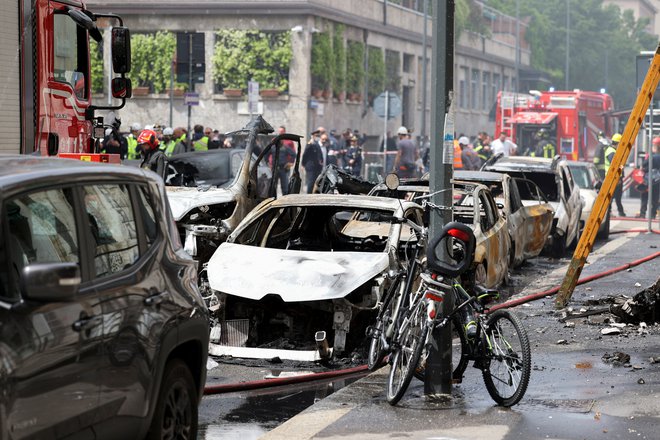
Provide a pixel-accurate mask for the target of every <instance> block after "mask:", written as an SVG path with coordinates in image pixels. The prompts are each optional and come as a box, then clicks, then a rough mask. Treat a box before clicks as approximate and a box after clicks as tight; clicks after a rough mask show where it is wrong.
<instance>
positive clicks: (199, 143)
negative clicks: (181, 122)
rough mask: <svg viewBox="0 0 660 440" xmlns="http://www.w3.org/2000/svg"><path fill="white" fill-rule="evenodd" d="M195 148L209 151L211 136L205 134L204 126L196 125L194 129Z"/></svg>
mask: <svg viewBox="0 0 660 440" xmlns="http://www.w3.org/2000/svg"><path fill="white" fill-rule="evenodd" d="M192 141H193V150H195V151H207V150H208V149H209V137H208V136H206V135H205V134H204V126H202V125H199V124H198V125H195V128H194V129H193V138H192Z"/></svg>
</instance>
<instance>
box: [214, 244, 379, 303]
mask: <svg viewBox="0 0 660 440" xmlns="http://www.w3.org/2000/svg"><path fill="white" fill-rule="evenodd" d="M387 268H388V257H387V254H386V253H374V252H315V251H294V250H283V249H267V248H262V247H256V246H245V245H240V244H235V243H223V244H222V245H221V246H220V247H219V248H218V250H217V251H215V253H214V254H213V257H212V258H211V260H210V261H209V263H208V276H209V282H210V284H211V288H213V289H214V290H218V291H220V292H224V293H228V294H231V295H235V296H239V297H242V298H247V299H252V300H260V299H261V298H263V297H264V296H266V295H269V294H274V295H278V296H280V297H281V298H282V300H283V301H284V302H300V301H325V300H332V299H339V298H343V297H345V296H346V295H348V294H349V293H351V292H352V291H353V290H355V289H356V288H358V287H359V286H361V285H362V284H364V283H366V282H367V281H369V280H370V279H371V278H373V277H375V276H377V275H379V274H380V273H382V272H383V271H385V270H387Z"/></svg>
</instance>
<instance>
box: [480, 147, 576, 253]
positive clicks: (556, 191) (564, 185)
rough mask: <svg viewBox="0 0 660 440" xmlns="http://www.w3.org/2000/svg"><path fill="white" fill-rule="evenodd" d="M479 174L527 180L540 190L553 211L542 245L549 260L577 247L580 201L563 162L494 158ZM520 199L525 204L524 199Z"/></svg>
mask: <svg viewBox="0 0 660 440" xmlns="http://www.w3.org/2000/svg"><path fill="white" fill-rule="evenodd" d="M482 170H484V171H496V172H498V173H506V174H508V175H510V176H511V177H516V178H524V179H529V180H531V181H532V182H534V183H536V184H537V185H538V186H539V188H541V191H543V193H544V194H545V197H546V198H547V200H548V202H550V204H551V205H552V208H553V209H554V211H555V216H554V219H553V222H552V229H551V230H550V235H549V237H548V240H547V242H546V249H547V250H548V251H549V252H550V254H551V255H552V256H554V257H556V258H559V257H561V256H562V255H564V254H565V253H566V251H567V250H568V248H569V247H570V246H571V245H574V244H577V242H578V240H579V239H580V216H581V215H582V201H581V200H580V191H579V188H578V186H577V185H576V184H575V182H574V181H573V177H572V175H571V172H570V170H569V169H568V162H567V161H566V160H565V159H562V158H561V157H560V156H555V158H554V159H545V158H540V157H527V156H494V157H492V158H491V159H489V160H488V161H486V163H484V165H483V167H482ZM520 189H521V188H519V190H520ZM521 192H523V191H522V190H521ZM522 199H523V200H525V199H526V198H525V196H523V197H522Z"/></svg>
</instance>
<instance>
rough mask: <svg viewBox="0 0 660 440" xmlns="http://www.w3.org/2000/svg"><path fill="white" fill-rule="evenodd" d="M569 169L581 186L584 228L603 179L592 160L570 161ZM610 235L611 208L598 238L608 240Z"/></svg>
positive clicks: (599, 230)
mask: <svg viewBox="0 0 660 440" xmlns="http://www.w3.org/2000/svg"><path fill="white" fill-rule="evenodd" d="M568 169H570V170H571V175H572V176H573V180H574V181H575V183H576V184H577V186H578V187H580V197H581V198H582V216H581V217H580V229H584V226H585V225H586V224H587V220H588V219H589V216H590V215H591V211H592V210H593V207H594V202H595V201H596V197H597V196H598V191H599V190H600V187H601V186H602V185H603V179H602V178H601V177H600V173H599V172H598V169H596V166H595V165H594V164H593V163H592V162H577V161H569V162H568ZM609 236H610V208H608V209H607V214H606V215H605V219H604V220H603V221H602V222H601V223H600V227H599V228H598V233H597V234H596V238H602V239H603V240H607V239H608V238H609Z"/></svg>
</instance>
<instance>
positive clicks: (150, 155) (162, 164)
mask: <svg viewBox="0 0 660 440" xmlns="http://www.w3.org/2000/svg"><path fill="white" fill-rule="evenodd" d="M137 141H138V149H139V150H140V152H141V153H142V163H140V168H145V169H147V170H151V171H153V172H154V173H156V174H158V175H159V176H160V177H161V178H162V179H163V180H165V177H166V173H167V159H166V157H165V153H163V152H162V151H160V150H159V149H158V135H157V134H156V132H155V131H153V130H142V133H140V136H138V139H137Z"/></svg>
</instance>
